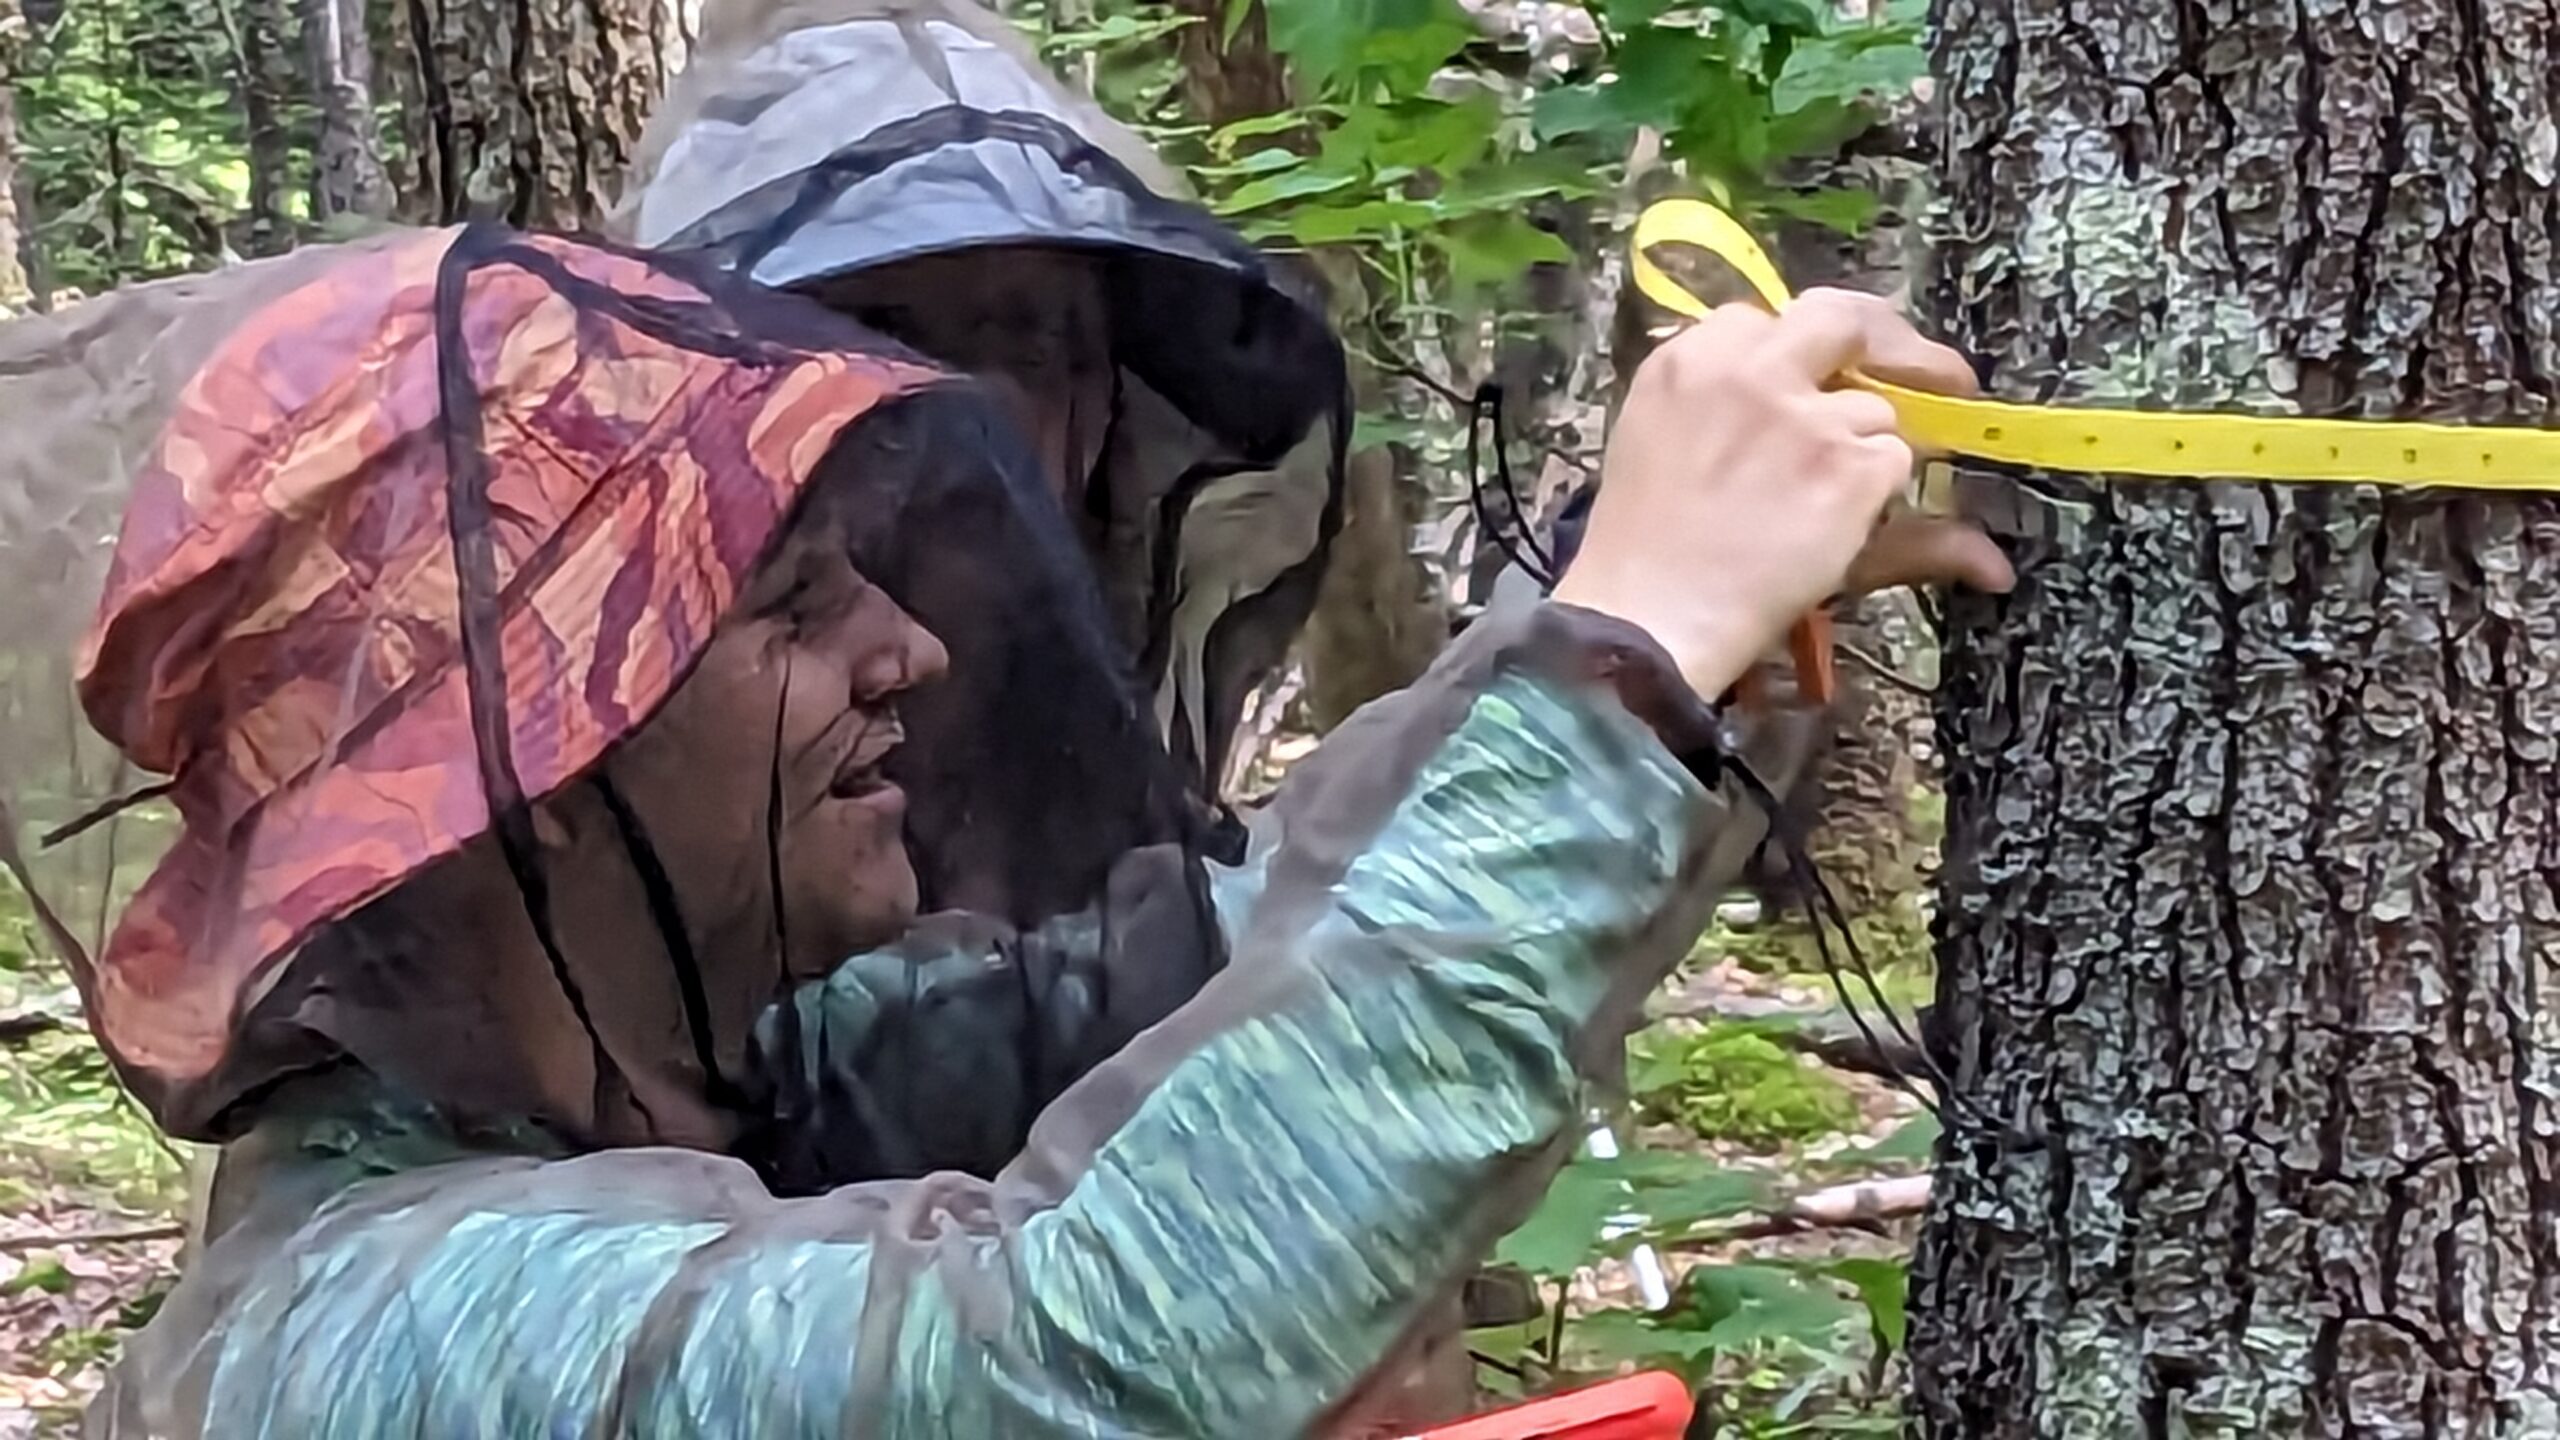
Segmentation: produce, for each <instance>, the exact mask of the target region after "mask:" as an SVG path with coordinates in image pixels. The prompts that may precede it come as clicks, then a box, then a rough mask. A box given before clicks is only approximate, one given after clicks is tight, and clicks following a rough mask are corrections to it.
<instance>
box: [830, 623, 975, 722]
mask: <svg viewBox="0 0 2560 1440" xmlns="http://www.w3.org/2000/svg"><path fill="white" fill-rule="evenodd" d="M895 623H896V632H895V634H893V635H892V636H891V637H890V639H889V643H887V644H885V645H879V646H877V648H875V649H874V650H872V652H871V653H870V654H869V655H868V656H866V657H865V658H864V660H863V663H862V664H861V665H859V666H858V667H856V668H855V670H854V675H853V690H854V695H853V698H854V701H855V703H857V704H865V705H867V704H874V703H877V702H879V701H882V700H886V699H888V698H889V697H891V696H893V695H896V694H897V693H899V692H900V691H902V690H911V689H914V688H915V687H916V686H918V685H924V684H928V683H930V682H932V681H934V680H937V679H940V678H941V677H942V675H943V674H944V672H946V671H948V670H949V669H950V668H951V652H950V651H949V650H947V649H945V648H943V644H942V641H941V640H939V639H937V638H936V637H935V636H934V634H933V632H932V631H930V630H927V629H925V628H924V627H923V626H922V625H919V624H917V623H916V622H915V621H913V620H911V619H909V618H908V617H907V616H906V615H904V614H899V615H897V616H896V622H895ZM875 633H876V632H875Z"/></svg>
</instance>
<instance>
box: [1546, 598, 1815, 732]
mask: <svg viewBox="0 0 2560 1440" xmlns="http://www.w3.org/2000/svg"><path fill="white" fill-rule="evenodd" d="M1551 598H1553V599H1554V600H1556V601H1558V602H1559V603H1562V604H1566V605H1571V606H1574V607H1575V608H1577V609H1582V610H1589V611H1593V612H1595V613H1597V614H1601V615H1607V616H1610V617H1612V618H1614V619H1618V620H1622V621H1625V622H1626V623H1627V624H1630V625H1633V626H1635V627H1636V628H1637V629H1639V630H1642V631H1644V632H1645V634H1647V635H1648V636H1650V637H1652V639H1653V642H1654V643H1655V644H1656V645H1659V646H1661V647H1662V649H1663V652H1664V653H1665V654H1667V655H1669V656H1670V657H1671V662H1672V664H1673V665H1674V666H1676V667H1678V669H1679V671H1680V677H1681V678H1682V679H1683V680H1685V681H1687V682H1688V685H1689V688H1690V689H1691V690H1693V691H1695V692H1697V695H1698V698H1699V699H1701V700H1705V701H1713V700H1714V699H1715V697H1717V696H1718V695H1721V694H1723V693H1724V692H1725V691H1726V690H1728V689H1730V688H1732V686H1733V683H1734V682H1735V681H1737V680H1739V679H1741V678H1742V676H1743V674H1744V672H1746V671H1748V670H1749V669H1750V668H1751V667H1752V665H1753V664H1755V663H1757V662H1758V661H1759V659H1760V658H1761V656H1762V655H1763V654H1765V653H1766V652H1767V651H1768V649H1769V646H1770V645H1771V644H1772V643H1773V640H1774V630H1773V628H1772V627H1771V626H1770V625H1769V624H1768V623H1767V622H1766V621H1764V620H1762V619H1761V618H1760V617H1759V616H1757V615H1756V614H1754V613H1752V612H1751V611H1749V610H1747V609H1745V608H1744V607H1741V606H1738V605H1735V604H1731V603H1729V602H1721V601H1718V600H1715V599H1711V598H1709V597H1706V596H1701V595H1699V594H1697V593H1696V592H1694V591H1691V592H1688V593H1686V594H1681V593H1678V592H1676V591H1667V587H1654V586H1620V585H1612V584H1610V583H1609V582H1608V580H1607V578H1606V577H1602V576H1594V575H1588V574H1585V573H1584V572H1583V571H1581V570H1580V569H1579V568H1577V569H1576V570H1575V571H1572V572H1568V573H1567V574H1566V575H1565V577H1564V578H1563V579H1562V580H1561V581H1559V582H1557V585H1556V588H1555V593H1554V595H1553V596H1552V597H1551Z"/></svg>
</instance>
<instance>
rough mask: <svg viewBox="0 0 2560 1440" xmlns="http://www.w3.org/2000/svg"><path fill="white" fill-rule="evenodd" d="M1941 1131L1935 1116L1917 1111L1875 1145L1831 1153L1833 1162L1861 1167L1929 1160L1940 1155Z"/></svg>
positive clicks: (1869, 1167)
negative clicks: (1939, 1139) (1835, 1153)
mask: <svg viewBox="0 0 2560 1440" xmlns="http://www.w3.org/2000/svg"><path fill="white" fill-rule="evenodd" d="M1938 1134H1939V1128H1938V1118H1937V1117H1936V1116H1934V1115H1928V1114H1922V1115H1915V1116H1913V1117H1912V1118H1911V1119H1910V1120H1908V1121H1906V1122H1904V1123H1903V1124H1902V1125H1901V1126H1900V1127H1899V1128H1897V1129H1896V1130H1895V1131H1894V1132H1893V1133H1892V1134H1890V1135H1887V1136H1886V1137H1884V1138H1883V1139H1882V1140H1879V1141H1877V1142H1876V1143H1874V1144H1873V1145H1861V1146H1858V1147H1856V1148H1854V1149H1850V1150H1843V1151H1841V1152H1840V1153H1839V1154H1837V1155H1834V1156H1833V1157H1831V1163H1832V1164H1834V1165H1844V1166H1851V1167H1855V1168H1858V1169H1871V1168H1875V1167H1878V1166H1886V1165H1892V1166H1911V1165H1922V1164H1926V1163H1928V1162H1929V1161H1930V1160H1932V1159H1935V1158H1936V1156H1937V1153H1938Z"/></svg>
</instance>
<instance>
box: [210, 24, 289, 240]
mask: <svg viewBox="0 0 2560 1440" xmlns="http://www.w3.org/2000/svg"><path fill="white" fill-rule="evenodd" d="M225 14H226V16H227V18H228V19H229V21H230V23H231V47H232V48H231V58H232V65H233V71H232V77H231V84H232V93H233V94H234V95H235V96H236V97H237V98H238V102H239V106H240V122H241V126H242V128H243V129H244V130H245V131H246V132H247V139H248V142H249V213H248V216H247V217H246V218H247V221H248V235H247V239H246V242H245V243H244V244H243V245H242V247H241V248H242V249H243V250H245V251H246V252H247V253H249V254H251V255H280V254H282V253H284V252H285V251H287V250H290V249H292V248H293V242H294V226H293V218H292V217H291V216H290V215H287V214H286V213H285V202H284V197H285V195H286V193H287V192H288V191H290V190H291V189H292V186H293V175H292V173H291V172H292V168H293V137H292V136H291V134H290V133H288V132H287V130H286V128H285V113H286V110H287V108H288V107H289V106H290V105H291V104H292V97H293V94H294V89H295V81H296V76H295V73H294V68H293V63H292V61H291V60H290V59H289V58H288V57H289V55H290V53H291V51H290V48H289V47H290V46H291V44H292V39H291V28H292V17H291V14H290V12H289V11H288V9H287V7H286V5H285V0H233V3H232V4H231V5H230V6H229V8H228V9H227V10H226V11H225Z"/></svg>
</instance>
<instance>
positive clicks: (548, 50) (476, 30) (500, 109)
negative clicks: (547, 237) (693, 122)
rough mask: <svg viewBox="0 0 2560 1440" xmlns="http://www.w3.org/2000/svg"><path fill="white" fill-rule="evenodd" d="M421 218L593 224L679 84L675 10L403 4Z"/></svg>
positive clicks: (551, 3)
mask: <svg viewBox="0 0 2560 1440" xmlns="http://www.w3.org/2000/svg"><path fill="white" fill-rule="evenodd" d="M394 4H395V8H396V9H397V10H398V11H399V19H400V21H401V22H402V23H401V24H400V25H398V26H397V27H395V28H396V33H398V34H399V35H400V36H401V37H402V40H401V45H400V47H399V48H400V53H399V57H398V64H399V66H400V69H401V72H402V73H401V78H400V88H401V92H402V96H403V98H404V100H406V101H407V102H408V103H406V104H404V105H403V106H402V113H403V116H404V118H405V122H406V128H407V131H408V135H407V139H408V145H407V150H408V157H409V163H410V165H411V166H412V167H413V170H414V173H413V174H412V175H410V176H409V177H408V183H407V185H406V187H405V190H404V193H405V194H406V195H407V197H408V199H409V202H410V204H409V210H410V213H411V214H412V216H413V218H417V219H421V220H426V221H430V222H433V223H437V224H449V223H452V222H454V221H458V220H504V221H506V222H507V223H509V224H512V225H522V226H533V227H538V228H543V229H558V230H575V229H581V228H586V227H589V226H592V225H594V224H595V223H596V222H597V221H598V220H600V219H601V218H602V216H603V214H604V211H605V210H606V208H607V207H608V206H609V205H611V203H612V201H613V198H614V194H615V192H616V191H617V189H618V188H619V187H620V185H621V182H622V172H623V168H624V166H625V165H626V164H628V163H629V160H630V157H631V151H632V148H633V147H634V146H635V145H636V144H637V143H638V140H639V137H640V127H641V125H642V124H643V123H644V122H645V121H646V120H647V119H648V114H649V108H650V107H651V106H652V105H654V104H656V103H657V99H658V94H659V91H660V90H661V89H663V88H664V86H665V84H666V79H667V57H668V55H669V54H670V53H671V41H672V38H673V37H672V33H671V32H672V19H671V16H670V14H669V8H670V7H669V6H668V5H667V4H666V3H665V0H394Z"/></svg>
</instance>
